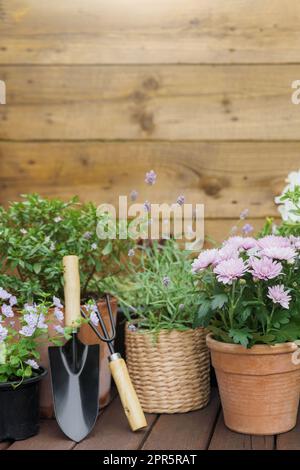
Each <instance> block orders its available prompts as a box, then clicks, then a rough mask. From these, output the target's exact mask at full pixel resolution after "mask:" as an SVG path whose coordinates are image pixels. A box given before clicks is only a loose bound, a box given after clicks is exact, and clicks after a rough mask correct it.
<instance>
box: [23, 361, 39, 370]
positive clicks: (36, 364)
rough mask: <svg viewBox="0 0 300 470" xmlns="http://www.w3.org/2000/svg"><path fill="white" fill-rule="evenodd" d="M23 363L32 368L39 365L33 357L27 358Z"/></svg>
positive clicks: (37, 367)
mask: <svg viewBox="0 0 300 470" xmlns="http://www.w3.org/2000/svg"><path fill="white" fill-rule="evenodd" d="M25 364H28V365H29V366H30V367H31V368H32V369H39V368H40V366H39V365H38V363H37V362H36V361H35V360H34V359H28V360H27V361H25Z"/></svg>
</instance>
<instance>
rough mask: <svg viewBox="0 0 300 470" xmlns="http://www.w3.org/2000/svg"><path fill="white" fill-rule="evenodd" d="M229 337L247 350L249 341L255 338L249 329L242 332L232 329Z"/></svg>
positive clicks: (241, 330)
mask: <svg viewBox="0 0 300 470" xmlns="http://www.w3.org/2000/svg"><path fill="white" fill-rule="evenodd" d="M229 336H230V338H232V339H233V342H234V343H236V344H241V345H242V346H244V347H245V348H246V347H247V346H248V344H249V339H252V338H253V335H252V334H251V333H250V331H249V330H248V329H247V328H242V329H240V330H237V329H234V328H231V329H230V330H229Z"/></svg>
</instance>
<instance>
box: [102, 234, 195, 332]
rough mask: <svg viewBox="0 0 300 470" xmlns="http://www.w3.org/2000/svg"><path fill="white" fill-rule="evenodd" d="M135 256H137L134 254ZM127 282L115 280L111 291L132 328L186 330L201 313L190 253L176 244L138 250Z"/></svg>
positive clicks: (165, 243) (111, 284) (129, 266)
mask: <svg viewBox="0 0 300 470" xmlns="http://www.w3.org/2000/svg"><path fill="white" fill-rule="evenodd" d="M132 254H133V253H132ZM135 255H136V258H135V259H132V260H130V259H129V260H128V269H127V274H126V277H125V278H119V279H112V280H111V283H110V285H109V290H110V291H111V292H113V293H114V294H115V295H116V296H117V297H118V299H119V303H120V305H121V307H122V309H123V311H124V314H125V316H126V319H127V320H128V322H130V324H131V328H139V329H140V330H148V331H149V330H150V331H152V332H158V331H160V330H163V329H166V330H172V329H177V330H186V329H188V328H192V327H193V325H194V320H195V316H196V313H197V309H198V291H197V279H195V277H194V276H193V274H192V273H191V272H190V269H189V266H190V252H187V251H184V250H182V249H180V247H179V246H178V244H177V243H176V242H175V241H174V240H166V241H165V242H164V244H163V245H162V244H161V243H159V242H157V241H153V242H152V243H151V246H148V247H143V246H139V247H137V248H136V253H135Z"/></svg>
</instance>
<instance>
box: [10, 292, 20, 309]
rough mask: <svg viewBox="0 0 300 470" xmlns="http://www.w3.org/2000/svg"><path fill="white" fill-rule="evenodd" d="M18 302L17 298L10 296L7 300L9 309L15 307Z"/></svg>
mask: <svg viewBox="0 0 300 470" xmlns="http://www.w3.org/2000/svg"><path fill="white" fill-rule="evenodd" d="M17 303H18V301H17V297H16V296H15V295H12V296H11V297H10V299H9V305H10V306H11V307H14V306H15V305H17Z"/></svg>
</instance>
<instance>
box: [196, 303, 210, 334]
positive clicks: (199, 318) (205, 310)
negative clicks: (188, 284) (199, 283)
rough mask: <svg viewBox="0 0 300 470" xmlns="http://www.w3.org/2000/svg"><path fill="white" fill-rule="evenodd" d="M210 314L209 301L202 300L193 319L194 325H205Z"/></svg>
mask: <svg viewBox="0 0 300 470" xmlns="http://www.w3.org/2000/svg"><path fill="white" fill-rule="evenodd" d="M211 315H212V311H211V301H210V300H209V299H206V300H204V301H203V302H202V304H201V306H200V308H199V310H198V313H197V315H196V317H195V321H194V327H197V326H207V325H208V324H209V321H210V318H211Z"/></svg>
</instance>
